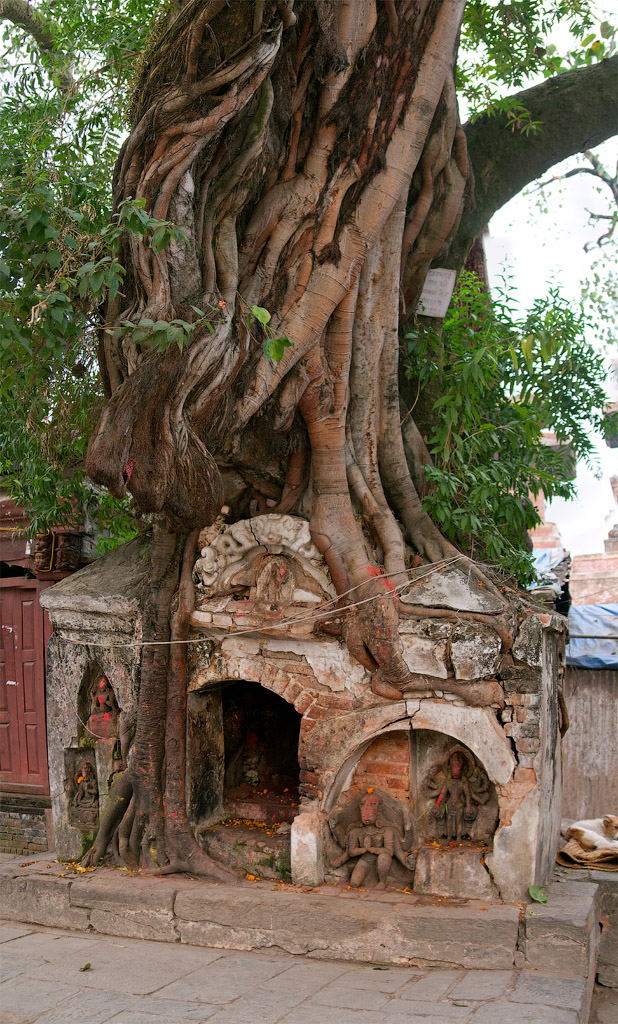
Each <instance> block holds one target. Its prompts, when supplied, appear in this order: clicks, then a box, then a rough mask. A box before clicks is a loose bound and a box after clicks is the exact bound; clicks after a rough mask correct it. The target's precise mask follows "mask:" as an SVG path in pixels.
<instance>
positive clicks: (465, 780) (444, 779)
mask: <svg viewBox="0 0 618 1024" xmlns="http://www.w3.org/2000/svg"><path fill="white" fill-rule="evenodd" d="M423 788H424V791H425V796H427V797H428V798H429V799H430V800H432V801H435V803H434V805H433V807H432V808H431V817H432V818H434V819H435V821H436V823H437V826H438V831H439V834H440V835H441V836H442V837H443V838H444V839H446V841H447V843H448V842H456V843H460V842H461V840H462V839H463V837H464V836H469V838H471V839H475V838H479V837H477V836H476V835H475V822H476V819H477V816H478V808H479V806H480V805H482V804H486V803H487V802H488V800H489V799H490V791H489V779H488V778H487V775H486V773H485V772H484V771H483V769H482V768H480V767H479V765H477V763H476V762H475V761H474V759H473V758H472V757H471V755H470V754H467V753H466V752H464V750H463V749H462V748H459V749H456V750H453V751H451V753H450V754H449V756H448V758H447V760H446V761H444V762H443V763H442V764H440V765H437V766H436V767H435V768H433V769H432V771H431V772H430V773H429V775H428V776H427V778H426V779H425V784H424V787H423Z"/></svg>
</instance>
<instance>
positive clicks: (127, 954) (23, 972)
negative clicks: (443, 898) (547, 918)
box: [0, 922, 615, 1024]
mask: <svg viewBox="0 0 618 1024" xmlns="http://www.w3.org/2000/svg"><path fill="white" fill-rule="evenodd" d="M86 965H89V967H88V968H87V969H84V968H85V967H86ZM0 979H1V983H0V1024H34V1022H36V1024H104V1022H109V1024H112V1022H113V1024H196V1022H200V1021H208V1022H209V1024H279V1022H282V1024H577V1022H578V1021H580V1022H581V1018H580V1016H579V1014H578V1011H579V1010H580V1008H581V1006H582V1001H583V998H584V990H585V984H586V983H585V979H584V978H577V977H573V976H572V975H571V976H569V975H567V974H558V973H546V972H544V971H541V970H536V971H534V970H531V969H530V968H526V969H523V970H519V971H515V970H513V971H506V970H469V971H466V970H463V969H462V970H442V969H439V968H433V969H424V970H421V969H418V968H399V967H382V968H381V967H372V966H370V965H367V964H354V963H350V962H342V961H339V962H336V963H335V962H329V961H315V960H310V959H308V958H306V957H304V956H292V955H290V954H287V953H281V952H278V951H272V950H269V951H258V952H251V953H239V952H235V951H233V950H223V949H212V948H197V947H192V946H187V945H181V944H180V943H167V942H149V941H146V940H139V939H137V940H136V939H127V938H117V937H115V936H107V935H98V934H88V933H83V932H81V933H80V932H69V931H60V930H56V929H51V928H42V927H39V926H37V925H19V924H14V923H9V922H0ZM603 1012H605V1011H603ZM610 1012H611V1006H610ZM614 1019H615V1018H613V1017H608V1016H599V1017H597V1018H595V1021H598V1024H605V1022H606V1020H607V1021H610V1020H611V1021H613V1020H614Z"/></svg>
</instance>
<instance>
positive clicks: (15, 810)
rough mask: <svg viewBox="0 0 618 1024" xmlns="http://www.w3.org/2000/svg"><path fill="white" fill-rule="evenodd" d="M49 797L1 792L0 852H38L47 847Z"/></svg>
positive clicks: (49, 815) (49, 820)
mask: <svg viewBox="0 0 618 1024" xmlns="http://www.w3.org/2000/svg"><path fill="white" fill-rule="evenodd" d="M50 808H51V800H50V799H49V797H40V796H22V795H20V794H13V793H11V794H8V793H0V853H16V854H24V853H41V852H43V851H45V850H48V849H49V844H48V836H49V828H50V824H51V809H50Z"/></svg>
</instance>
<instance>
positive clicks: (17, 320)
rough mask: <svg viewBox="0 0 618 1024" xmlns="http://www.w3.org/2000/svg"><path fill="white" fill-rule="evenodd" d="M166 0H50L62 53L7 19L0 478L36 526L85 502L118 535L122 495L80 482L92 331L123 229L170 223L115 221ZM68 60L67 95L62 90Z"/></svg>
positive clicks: (0, 228) (2, 109) (153, 232)
mask: <svg viewBox="0 0 618 1024" xmlns="http://www.w3.org/2000/svg"><path fill="white" fill-rule="evenodd" d="M159 6H160V5H159V3H158V2H157V0H105V2H94V3H93V2H88V3H85V2H82V0H54V2H53V3H52V2H51V0H42V2H40V3H38V4H37V10H39V11H40V12H41V14H42V15H43V17H48V18H50V19H52V20H50V22H49V25H48V27H49V32H50V34H51V36H52V38H53V43H54V50H53V52H48V53H42V52H41V51H39V49H38V47H37V45H36V43H35V42H34V41H33V40H32V39H31V38H30V36H28V35H27V34H25V33H24V32H23V31H22V30H20V29H18V28H15V27H14V26H12V25H11V24H10V22H8V21H3V22H2V23H1V30H2V37H3V43H4V52H3V55H2V58H0V67H1V69H2V75H1V83H2V84H1V85H0V431H1V436H0V441H1V452H2V454H1V455H0V481H1V483H2V486H3V487H5V488H6V489H7V490H8V491H9V493H10V494H11V496H12V497H13V499H14V500H16V501H17V502H18V503H20V504H23V505H24V506H25V508H26V509H27V511H28V513H29V515H30V519H31V521H30V530H29V532H30V534H35V533H41V532H45V531H46V530H47V529H48V528H49V527H52V526H55V525H69V524H70V523H72V522H73V523H74V522H75V518H76V516H78V515H81V514H83V512H84V510H85V509H86V508H88V509H89V511H90V513H91V514H92V515H94V518H95V519H96V520H98V522H99V526H100V528H103V529H104V530H106V531H107V532H108V533H109V532H110V531H111V534H112V535H116V536H117V537H118V538H124V537H125V536H126V535H127V533H128V532H131V531H134V524H133V520H132V519H131V517H130V516H129V515H128V511H127V504H126V502H114V501H113V499H111V498H109V496H105V497H104V496H103V495H99V494H98V493H97V492H96V490H95V489H93V488H92V485H90V484H89V482H88V481H87V480H86V479H85V476H84V472H83V463H84V457H85V452H86V445H87V438H88V436H89V434H90V432H91V430H92V428H93V426H94V424H95V422H96V420H97V418H98V415H99V413H100V410H101V408H102V403H103V389H102V386H101V382H100V379H99V375H98V369H97V361H96V336H95V325H96V324H97V320H98V308H99V306H100V303H101V301H102V300H103V299H104V298H105V297H106V296H108V295H109V296H111V297H113V296H114V295H115V294H116V293H117V292H118V290H119V289H120V288H121V287H122V279H123V276H124V268H123V267H122V266H121V264H120V262H119V260H118V255H117V253H118V242H119V238H120V234H121V232H122V231H123V230H124V229H126V230H130V231H138V232H140V233H141V234H148V235H149V237H150V239H151V244H152V245H153V247H154V248H159V247H162V246H164V245H165V244H167V241H169V238H170V237H173V236H172V233H171V232H172V226H171V225H167V224H159V223H158V222H154V221H150V218H148V216H147V214H146V213H145V211H144V209H143V206H140V205H139V204H127V206H126V207H124V208H123V209H121V211H120V215H119V217H117V218H116V219H115V220H114V221H111V193H110V186H111V179H112V171H113V166H114V163H115V160H116V157H117V154H118V149H119V146H120V142H121V139H122V135H123V134H124V132H125V126H124V104H125V97H126V94H127V92H128V90H129V88H130V79H131V75H132V66H133V60H134V57H135V56H136V55H137V54H138V53H139V52H140V50H141V49H142V47H143V45H144V39H145V35H146V32H147V29H148V26H149V24H150V22H151V20H152V18H153V16H154V15H155V14H156V13H157V11H158V9H159ZM68 66H70V67H71V71H72V76H73V79H74V84H73V86H72V88H71V90H70V93H68V94H67V93H66V92H64V93H62V92H61V91H60V90H59V88H57V86H58V80H59V79H58V75H59V70H61V69H62V68H63V67H64V68H66V67H68Z"/></svg>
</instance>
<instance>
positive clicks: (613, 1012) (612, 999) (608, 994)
mask: <svg viewBox="0 0 618 1024" xmlns="http://www.w3.org/2000/svg"><path fill="white" fill-rule="evenodd" d="M616 1021H618V989H615V988H606V987H605V986H604V985H595V986H594V991H593V993H592V1006H591V1007H590V1017H589V1022H588V1024H616Z"/></svg>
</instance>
